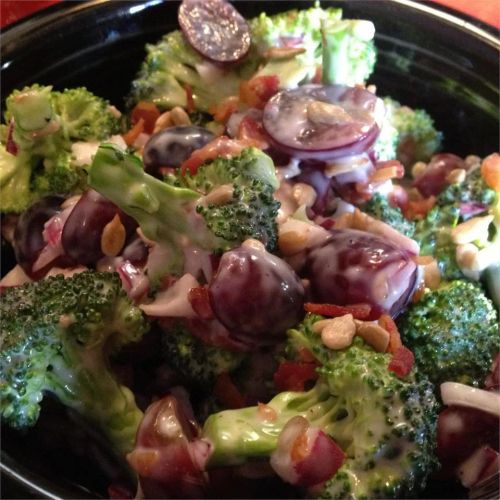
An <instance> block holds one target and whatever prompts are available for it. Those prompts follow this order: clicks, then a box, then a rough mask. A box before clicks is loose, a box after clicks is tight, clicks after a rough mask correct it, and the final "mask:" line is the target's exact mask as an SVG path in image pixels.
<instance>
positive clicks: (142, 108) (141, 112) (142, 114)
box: [130, 101, 161, 135]
mask: <svg viewBox="0 0 500 500" xmlns="http://www.w3.org/2000/svg"><path fill="white" fill-rule="evenodd" d="M160 114H161V113H160V110H159V109H158V108H157V107H156V104H154V103H152V102H148V101H139V102H138V103H137V104H136V105H135V106H134V109H133V110H132V116H131V119H130V121H131V122H132V125H135V124H136V123H137V122H138V121H139V120H140V119H141V118H142V119H143V120H144V129H143V130H142V131H143V132H145V133H146V134H152V133H153V130H154V128H155V123H156V120H158V118H159V116H160ZM138 135H139V134H138Z"/></svg>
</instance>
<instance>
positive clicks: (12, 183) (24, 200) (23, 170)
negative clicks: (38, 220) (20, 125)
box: [0, 144, 33, 213]
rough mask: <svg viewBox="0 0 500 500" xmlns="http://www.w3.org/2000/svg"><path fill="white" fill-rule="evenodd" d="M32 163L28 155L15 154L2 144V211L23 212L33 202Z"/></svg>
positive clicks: (0, 158)
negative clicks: (31, 188) (31, 185)
mask: <svg viewBox="0 0 500 500" xmlns="http://www.w3.org/2000/svg"><path fill="white" fill-rule="evenodd" d="M30 178H31V165H30V161H29V157H27V156H26V155H20V154H18V155H13V154H11V153H9V152H8V151H7V150H6V148H5V146H4V145H3V144H0V208H1V211H2V212H16V213H18V212H22V211H23V210H24V209H26V208H27V207H28V206H29V205H30V204H31V203H32V198H33V195H32V193H31V191H30Z"/></svg>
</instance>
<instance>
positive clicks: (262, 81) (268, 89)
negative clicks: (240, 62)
mask: <svg viewBox="0 0 500 500" xmlns="http://www.w3.org/2000/svg"><path fill="white" fill-rule="evenodd" d="M279 84H280V80H279V78H278V76H277V75H263V76H256V77H254V78H252V79H251V80H247V81H243V82H241V83H240V101H241V102H244V103H245V104H247V105H248V106H250V107H251V108H257V109H264V106H265V105H266V103H267V101H268V100H269V99H270V98H271V97H272V96H273V95H274V94H276V92H278V89H279Z"/></svg>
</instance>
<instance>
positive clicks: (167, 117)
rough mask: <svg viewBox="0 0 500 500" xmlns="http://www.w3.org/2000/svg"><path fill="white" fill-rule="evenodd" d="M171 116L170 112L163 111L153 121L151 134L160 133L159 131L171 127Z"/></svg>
mask: <svg viewBox="0 0 500 500" xmlns="http://www.w3.org/2000/svg"><path fill="white" fill-rule="evenodd" d="M172 125H173V123H172V116H171V114H170V111H165V113H162V114H161V115H160V116H159V117H158V118H157V119H156V121H155V126H154V129H153V134H156V132H160V130H165V129H166V128H169V127H172Z"/></svg>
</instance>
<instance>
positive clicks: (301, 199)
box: [292, 182, 316, 207]
mask: <svg viewBox="0 0 500 500" xmlns="http://www.w3.org/2000/svg"><path fill="white" fill-rule="evenodd" d="M292 196H293V197H294V199H295V201H296V202H297V203H298V205H299V206H300V205H305V206H306V207H312V206H313V205H314V202H315V201H316V191H315V190H314V188H313V187H312V186H310V185H309V184H304V183H303V182H297V184H295V185H294V186H293V188H292Z"/></svg>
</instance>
